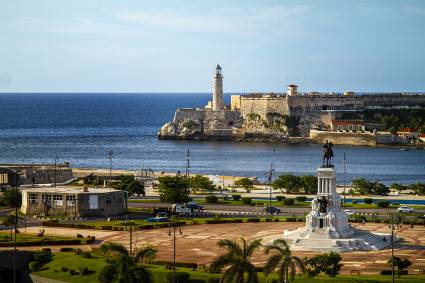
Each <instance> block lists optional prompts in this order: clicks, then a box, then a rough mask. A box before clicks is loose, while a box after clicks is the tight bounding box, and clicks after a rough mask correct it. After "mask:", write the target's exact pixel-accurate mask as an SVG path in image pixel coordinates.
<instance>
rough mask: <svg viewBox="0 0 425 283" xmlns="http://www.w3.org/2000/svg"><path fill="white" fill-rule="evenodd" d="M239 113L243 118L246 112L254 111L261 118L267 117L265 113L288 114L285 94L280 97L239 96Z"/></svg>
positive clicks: (245, 116)
mask: <svg viewBox="0 0 425 283" xmlns="http://www.w3.org/2000/svg"><path fill="white" fill-rule="evenodd" d="M240 103H241V109H240V110H241V115H242V117H243V118H244V119H246V118H247V116H248V114H250V113H255V114H258V115H260V116H261V118H262V119H264V120H266V119H267V113H272V112H275V113H279V114H282V115H283V114H288V103H287V100H286V97H285V96H282V97H243V96H242V97H241V101H240Z"/></svg>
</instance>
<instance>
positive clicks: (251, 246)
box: [244, 239, 261, 257]
mask: <svg viewBox="0 0 425 283" xmlns="http://www.w3.org/2000/svg"><path fill="white" fill-rule="evenodd" d="M245 245H246V243H245ZM259 247H261V239H260V240H254V241H252V242H250V243H248V244H247V245H246V246H245V250H244V254H245V256H246V257H250V256H251V255H252V254H253V253H254V252H255V251H256V250H257V249H258V248H259Z"/></svg>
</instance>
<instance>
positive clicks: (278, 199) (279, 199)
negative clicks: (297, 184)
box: [276, 196, 286, 201]
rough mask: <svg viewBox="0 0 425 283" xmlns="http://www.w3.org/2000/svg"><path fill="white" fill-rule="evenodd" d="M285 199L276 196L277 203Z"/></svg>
mask: <svg viewBox="0 0 425 283" xmlns="http://www.w3.org/2000/svg"><path fill="white" fill-rule="evenodd" d="M285 198H286V197H285V196H276V199H277V201H283V200H284V199H285Z"/></svg>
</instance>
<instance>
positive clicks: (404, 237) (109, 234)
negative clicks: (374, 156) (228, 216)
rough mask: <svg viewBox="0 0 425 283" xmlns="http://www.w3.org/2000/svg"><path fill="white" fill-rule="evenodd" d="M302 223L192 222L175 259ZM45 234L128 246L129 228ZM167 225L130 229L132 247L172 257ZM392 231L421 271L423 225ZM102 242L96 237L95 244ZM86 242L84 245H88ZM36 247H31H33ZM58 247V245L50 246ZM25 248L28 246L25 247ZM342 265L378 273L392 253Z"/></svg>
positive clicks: (354, 256)
mask: <svg viewBox="0 0 425 283" xmlns="http://www.w3.org/2000/svg"><path fill="white" fill-rule="evenodd" d="M303 225H304V224H303V223H287V222H285V223H281V222H279V223H276V222H261V223H238V224H214V225H191V226H186V227H183V228H182V234H180V233H179V231H177V233H176V238H177V241H176V260H177V261H181V262H196V263H199V264H208V263H210V262H211V261H212V260H213V259H214V258H215V257H216V256H217V255H219V254H220V253H221V252H223V251H221V250H220V249H219V247H218V246H217V241H218V240H220V239H233V240H235V239H239V238H240V237H241V236H243V237H245V238H246V239H262V242H263V243H266V242H270V241H272V240H274V239H276V238H278V237H279V236H281V235H282V233H283V230H289V229H295V228H297V227H300V226H303ZM354 227H357V228H359V229H365V230H370V231H373V232H379V233H390V230H389V227H388V224H372V223H368V224H366V226H357V225H354ZM39 229H40V227H32V228H27V232H30V233H31V232H33V233H36V232H38V231H39ZM43 229H45V230H46V233H45V234H46V235H64V236H65V235H68V236H71V235H76V234H77V233H80V234H83V235H84V236H87V235H95V236H96V239H98V240H102V241H116V242H120V243H123V244H125V245H126V246H129V242H130V237H129V232H122V231H121V232H113V231H95V230H84V229H67V228H43ZM168 232H169V231H168V228H165V229H154V230H146V231H139V232H133V247H135V246H140V245H142V244H145V243H150V244H153V245H155V246H156V247H157V248H158V250H159V252H158V257H157V259H158V260H169V261H171V260H172V258H173V237H172V236H169V235H168ZM395 235H396V236H397V237H399V238H400V241H398V242H397V243H396V244H395V251H394V253H395V255H396V256H399V257H402V258H408V259H410V260H411V261H412V262H413V265H412V266H411V267H410V268H409V274H418V273H420V274H422V272H423V271H424V270H425V227H424V226H419V225H416V226H415V227H414V228H413V229H412V228H411V227H410V226H405V227H403V229H402V230H396V231H395ZM100 243H101V242H100V241H97V243H96V245H93V246H91V247H96V246H97V245H99V244H100ZM91 247H90V246H85V247H84V248H83V249H90V248H91ZM34 248H36V247H33V248H32V249H34ZM52 248H53V250H58V249H59V248H60V247H52ZM26 249H28V248H26ZM293 254H294V255H296V256H299V257H305V256H312V255H314V254H316V253H314V252H301V251H294V252H293ZM341 256H342V258H343V264H344V267H343V269H342V273H344V274H351V273H356V272H357V271H359V272H360V274H377V273H379V272H380V271H381V270H383V269H389V268H390V266H389V265H388V264H387V260H388V258H389V257H390V256H391V248H387V249H384V250H381V251H369V252H364V251H362V252H346V253H342V254H341ZM266 260H267V256H266V255H264V253H263V250H260V251H258V252H257V253H255V254H254V257H253V262H254V263H255V264H258V265H262V264H264V263H265V261H266Z"/></svg>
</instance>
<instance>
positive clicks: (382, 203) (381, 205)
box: [376, 201, 390, 208]
mask: <svg viewBox="0 0 425 283" xmlns="http://www.w3.org/2000/svg"><path fill="white" fill-rule="evenodd" d="M376 205H377V206H378V207H379V208H387V207H389V206H390V202H389V201H378V202H377V203H376Z"/></svg>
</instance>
